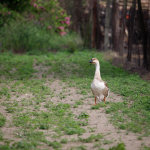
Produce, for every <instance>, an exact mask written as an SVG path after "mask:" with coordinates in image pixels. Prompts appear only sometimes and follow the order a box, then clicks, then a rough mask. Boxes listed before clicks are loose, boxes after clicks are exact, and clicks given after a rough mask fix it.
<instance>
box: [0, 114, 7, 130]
mask: <svg viewBox="0 0 150 150" xmlns="http://www.w3.org/2000/svg"><path fill="white" fill-rule="evenodd" d="M5 122H6V118H5V117H4V116H3V115H2V114H1V113H0V127H3V126H4V125H5Z"/></svg>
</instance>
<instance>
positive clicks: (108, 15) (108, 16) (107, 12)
mask: <svg viewBox="0 0 150 150" xmlns="http://www.w3.org/2000/svg"><path fill="white" fill-rule="evenodd" d="M109 22H110V0H107V5H106V16H105V39H104V50H105V51H108V43H109V35H108V34H109V28H110V26H109Z"/></svg>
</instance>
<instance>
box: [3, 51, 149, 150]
mask: <svg viewBox="0 0 150 150" xmlns="http://www.w3.org/2000/svg"><path fill="white" fill-rule="evenodd" d="M92 57H97V58H98V59H99V60H100V65H101V76H102V79H103V80H105V81H107V83H108V86H109V88H110V90H111V91H112V92H114V93H117V94H120V95H122V96H123V98H124V101H123V102H107V101H106V104H105V105H104V103H103V102H102V103H98V105H96V106H91V111H92V110H93V109H95V110H94V111H97V109H100V108H101V107H104V109H105V110H106V114H110V121H111V122H112V123H113V124H114V125H115V126H116V127H118V128H119V129H121V130H128V131H132V132H135V133H142V134H143V136H149V134H150V130H149V128H150V108H149V107H150V105H149V104H150V95H149V93H150V82H149V81H144V80H142V79H141V78H140V77H139V76H138V75H136V74H130V73H129V72H126V71H124V70H123V69H120V68H117V67H115V66H112V65H111V64H110V63H109V62H106V61H105V60H104V59H103V54H102V53H98V52H96V51H88V50H85V51H80V52H76V53H74V54H71V53H68V52H57V53H52V52H50V53H43V54H38V55H28V54H23V55H14V54H12V53H1V55H0V68H1V71H0V85H1V86H0V101H1V105H3V106H4V107H5V111H6V112H7V113H9V114H11V115H12V120H6V116H5V115H4V114H2V115H0V126H1V127H2V126H5V124H6V121H7V122H8V121H10V124H9V125H10V126H12V127H16V128H17V129H18V131H16V132H17V137H18V138H20V139H21V140H20V141H19V142H15V141H14V142H12V141H10V143H11V144H10V145H9V144H8V145H0V149H2V150H5V149H38V146H39V145H42V144H44V145H46V146H48V147H49V148H51V147H53V148H54V149H61V148H62V145H63V144H66V143H68V142H69V141H67V140H66V139H61V136H63V135H73V134H77V135H82V134H83V133H85V132H87V131H86V128H84V127H85V126H87V125H88V119H89V117H90V114H89V113H86V112H85V111H84V108H82V112H80V114H79V115H78V116H76V115H74V114H73V112H72V111H71V109H72V108H74V109H75V108H77V107H82V105H83V102H84V100H85V97H87V96H88V93H91V89H90V84H91V82H92V79H93V76H94V71H95V67H94V66H91V65H90V64H89V63H88V61H89V60H90V59H91V58H92ZM40 67H41V70H40V69H39V70H37V69H35V68H40ZM44 67H46V70H44V72H42V68H44ZM36 73H41V74H42V75H41V78H38V77H37V76H36V75H35V74H36ZM51 74H54V78H58V79H59V80H61V82H60V85H61V84H62V82H65V83H66V85H67V87H76V88H78V91H77V94H82V95H83V96H84V98H83V99H80V100H79V99H76V100H71V101H73V102H74V104H65V103H63V102H62V101H63V100H64V99H65V98H66V96H67V94H65V92H66V91H65V90H66V85H65V86H64V87H63V90H64V91H63V92H62V93H58V94H57V95H55V91H54V90H52V89H51V88H50V87H49V86H48V84H51V83H52V82H53V81H55V79H51V78H49V77H48V76H49V75H51ZM55 90H56V89H55ZM24 95H26V98H24ZM53 97H57V100H56V101H58V102H57V104H55V103H53V102H52V101H51V98H53ZM93 102H94V99H93ZM38 130H39V131H38ZM48 131H52V132H53V133H54V134H52V135H49V132H48ZM46 133H47V134H46ZM15 135H16V134H15ZM47 136H50V137H51V138H52V139H53V140H52V141H51V140H46V137H47ZM101 138H103V137H102V135H99V134H98V135H94V134H93V135H91V136H90V137H88V138H86V139H83V138H79V141H80V142H82V143H88V142H96V141H99V140H100V139H101ZM0 139H1V140H2V141H4V142H6V139H4V138H3V134H0ZM60 139H61V140H60ZM138 139H139V140H141V138H138ZM111 142H112V141H107V140H103V142H101V143H103V144H110V143H111ZM12 143H13V144H12ZM95 146H96V145H95ZM97 147H98V145H97ZM117 147H123V144H118V146H116V147H113V148H112V149H116V150H117ZM72 149H86V147H85V146H84V145H81V146H79V147H78V146H77V147H72ZM145 149H146V148H145Z"/></svg>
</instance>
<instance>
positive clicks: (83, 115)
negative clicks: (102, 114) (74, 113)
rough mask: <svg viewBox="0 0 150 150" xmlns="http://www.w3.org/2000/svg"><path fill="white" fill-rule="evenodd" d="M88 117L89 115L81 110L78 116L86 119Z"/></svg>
mask: <svg viewBox="0 0 150 150" xmlns="http://www.w3.org/2000/svg"><path fill="white" fill-rule="evenodd" d="M86 118H89V115H88V114H87V113H85V112H81V113H80V114H79V116H78V119H86Z"/></svg>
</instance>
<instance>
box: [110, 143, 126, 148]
mask: <svg viewBox="0 0 150 150" xmlns="http://www.w3.org/2000/svg"><path fill="white" fill-rule="evenodd" d="M109 150H125V144H124V143H123V142H122V143H118V144H117V145H116V146H113V147H112V148H109Z"/></svg>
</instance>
